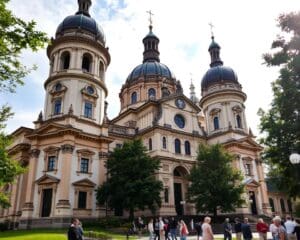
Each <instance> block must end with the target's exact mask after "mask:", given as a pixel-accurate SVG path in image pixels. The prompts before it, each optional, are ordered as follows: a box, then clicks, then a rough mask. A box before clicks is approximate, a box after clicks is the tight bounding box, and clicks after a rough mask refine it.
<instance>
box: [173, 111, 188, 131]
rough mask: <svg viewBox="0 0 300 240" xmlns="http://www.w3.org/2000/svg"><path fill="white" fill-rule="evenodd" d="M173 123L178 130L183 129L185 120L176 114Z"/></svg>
mask: <svg viewBox="0 0 300 240" xmlns="http://www.w3.org/2000/svg"><path fill="white" fill-rule="evenodd" d="M174 122H175V123H176V125H177V126H178V127H179V128H184V126H185V120H184V117H183V116H182V115H180V114H176V115H175V117H174Z"/></svg>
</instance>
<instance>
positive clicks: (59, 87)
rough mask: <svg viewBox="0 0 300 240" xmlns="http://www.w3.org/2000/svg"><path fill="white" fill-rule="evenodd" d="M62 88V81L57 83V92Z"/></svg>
mask: <svg viewBox="0 0 300 240" xmlns="http://www.w3.org/2000/svg"><path fill="white" fill-rule="evenodd" d="M61 88H62V85H61V84H60V83H57V84H56V85H55V91H56V92H58V91H60V90H61Z"/></svg>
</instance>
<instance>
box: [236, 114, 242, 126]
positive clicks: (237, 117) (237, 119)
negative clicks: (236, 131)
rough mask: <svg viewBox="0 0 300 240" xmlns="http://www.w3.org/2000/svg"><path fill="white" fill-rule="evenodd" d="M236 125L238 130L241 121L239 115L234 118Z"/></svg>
mask: <svg viewBox="0 0 300 240" xmlns="http://www.w3.org/2000/svg"><path fill="white" fill-rule="evenodd" d="M236 124H237V127H238V128H242V119H241V117H240V115H237V116H236Z"/></svg>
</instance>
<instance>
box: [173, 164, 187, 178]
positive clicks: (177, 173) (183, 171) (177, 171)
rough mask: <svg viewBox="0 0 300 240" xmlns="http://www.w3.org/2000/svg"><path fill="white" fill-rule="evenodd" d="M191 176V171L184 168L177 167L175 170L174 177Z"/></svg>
mask: <svg viewBox="0 0 300 240" xmlns="http://www.w3.org/2000/svg"><path fill="white" fill-rule="evenodd" d="M188 174H189V171H188V170H187V169H186V168H185V167H183V166H176V167H175V168H174V169H173V176H174V177H185V176H187V175H188Z"/></svg>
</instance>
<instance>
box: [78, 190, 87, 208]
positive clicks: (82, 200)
mask: <svg viewBox="0 0 300 240" xmlns="http://www.w3.org/2000/svg"><path fill="white" fill-rule="evenodd" d="M86 197H87V193H86V192H81V191H79V194H78V208H80V209H86Z"/></svg>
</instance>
